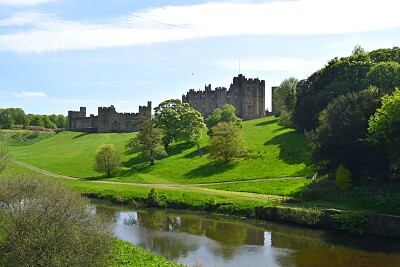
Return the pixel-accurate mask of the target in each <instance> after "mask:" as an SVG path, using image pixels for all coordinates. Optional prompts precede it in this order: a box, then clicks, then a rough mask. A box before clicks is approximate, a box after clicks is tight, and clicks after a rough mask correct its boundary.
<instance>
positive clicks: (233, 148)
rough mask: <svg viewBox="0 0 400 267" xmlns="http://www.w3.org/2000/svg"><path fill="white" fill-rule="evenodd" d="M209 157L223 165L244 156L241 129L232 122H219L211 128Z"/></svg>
mask: <svg viewBox="0 0 400 267" xmlns="http://www.w3.org/2000/svg"><path fill="white" fill-rule="evenodd" d="M212 132H213V135H212V136H211V140H210V157H211V158H215V159H223V160H224V162H225V163H228V162H230V161H231V160H232V159H233V158H239V157H243V156H245V155H246V147H245V143H244V138H243V135H242V129H241V128H240V127H239V126H238V125H237V124H235V123H233V122H220V123H218V124H217V125H216V126H214V127H213V128H212Z"/></svg>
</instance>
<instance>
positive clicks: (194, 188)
mask: <svg viewBox="0 0 400 267" xmlns="http://www.w3.org/2000/svg"><path fill="white" fill-rule="evenodd" d="M13 163H15V164H17V165H20V166H23V167H25V168H28V169H30V170H32V171H35V172H38V173H41V174H44V175H47V176H51V177H55V178H61V179H69V180H77V181H84V182H90V183H102V184H110V185H127V186H142V187H155V188H163V189H178V188H179V190H181V191H187V192H199V193H205V194H209V195H222V196H233V197H240V198H245V199H248V200H255V201H262V202H271V201H282V200H284V199H285V198H284V197H282V196H276V195H263V194H256V193H248V192H237V191H226V190H217V189H211V188H204V187H202V186H208V185H222V184H237V183H249V182H260V181H271V180H283V179H288V180H289V179H302V178H305V177H304V176H300V177H285V178H269V179H268V178H266V179H254V180H244V181H243V180H242V181H229V182H213V183H201V184H143V183H127V182H114V181H101V180H88V179H85V178H77V177H71V176H66V175H61V174H57V173H53V172H49V171H46V170H44V169H41V168H38V167H35V166H33V165H30V164H27V163H24V162H21V161H17V160H13Z"/></svg>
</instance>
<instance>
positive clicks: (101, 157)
mask: <svg viewBox="0 0 400 267" xmlns="http://www.w3.org/2000/svg"><path fill="white" fill-rule="evenodd" d="M120 165H121V155H120V154H119V152H118V150H117V149H116V148H115V146H114V145H113V144H104V145H102V146H101V147H100V148H99V149H98V150H97V152H96V157H95V169H96V171H98V172H105V173H106V174H107V176H108V177H111V174H112V173H113V172H115V171H116V170H117V169H118V168H119V167H120Z"/></svg>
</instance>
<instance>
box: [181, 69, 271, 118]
mask: <svg viewBox="0 0 400 267" xmlns="http://www.w3.org/2000/svg"><path fill="white" fill-rule="evenodd" d="M182 102H183V103H189V105H190V106H192V107H193V108H195V109H197V110H198V111H199V112H200V113H201V114H202V115H203V116H204V117H206V116H208V115H210V114H211V113H212V111H213V110H214V109H215V108H218V107H223V105H225V104H231V105H233V106H234V107H235V108H236V113H237V114H236V115H237V116H239V117H241V118H243V119H253V118H260V117H264V116H265V81H264V80H260V79H258V78H254V79H247V78H246V77H245V76H244V75H242V74H239V75H238V76H237V77H234V78H233V81H232V83H231V85H230V87H229V89H227V88H226V87H216V88H215V90H212V89H211V85H210V84H209V85H205V88H204V90H203V91H201V90H197V91H196V90H195V89H190V90H189V91H188V92H187V93H186V95H182Z"/></svg>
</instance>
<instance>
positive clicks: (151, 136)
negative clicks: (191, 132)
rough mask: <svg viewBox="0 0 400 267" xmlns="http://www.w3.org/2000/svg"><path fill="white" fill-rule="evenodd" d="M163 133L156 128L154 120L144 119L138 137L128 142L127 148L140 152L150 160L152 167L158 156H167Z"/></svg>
mask: <svg viewBox="0 0 400 267" xmlns="http://www.w3.org/2000/svg"><path fill="white" fill-rule="evenodd" d="M162 137H163V132H162V130H161V129H158V128H156V127H155V121H154V119H144V120H143V121H142V122H141V123H140V131H139V133H138V135H137V136H136V137H134V138H132V139H130V140H129V141H128V143H127V144H126V147H127V148H130V149H132V150H134V151H140V152H141V153H142V155H144V156H146V157H148V158H149V159H150V165H154V160H155V158H156V157H157V156H163V155H167V153H166V152H165V148H164V145H163V142H162Z"/></svg>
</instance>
